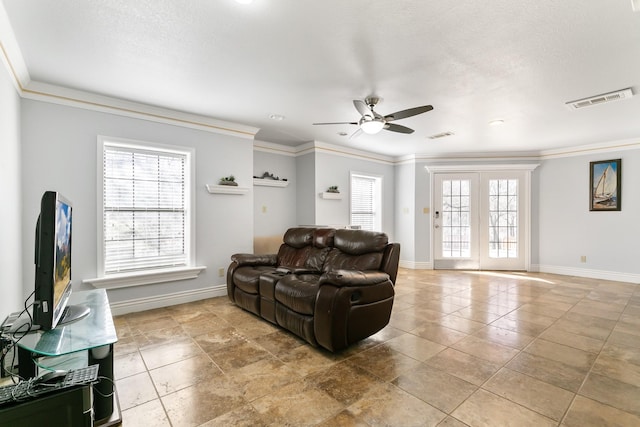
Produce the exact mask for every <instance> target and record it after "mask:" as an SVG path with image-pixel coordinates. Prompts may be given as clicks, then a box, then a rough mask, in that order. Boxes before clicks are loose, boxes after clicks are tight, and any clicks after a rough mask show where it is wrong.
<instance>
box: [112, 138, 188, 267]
mask: <svg viewBox="0 0 640 427" xmlns="http://www.w3.org/2000/svg"><path fill="white" fill-rule="evenodd" d="M187 160H188V159H187V155H186V154H185V153H176V152H171V151H161V150H158V151H155V150H146V149H141V148H139V147H128V146H121V145H109V144H107V143H105V145H104V150H103V236H104V242H103V244H104V247H103V256H104V273H105V274H109V273H123V272H131V271H139V270H147V269H155V268H165V267H178V266H186V265H187V263H188V249H187V248H188V245H187V242H186V241H185V236H186V235H188V233H187V227H188V222H187V212H186V207H187V201H186V198H187V189H186V188H185V187H186V178H185V177H186V176H187V175H186V171H185V169H186V167H187Z"/></svg>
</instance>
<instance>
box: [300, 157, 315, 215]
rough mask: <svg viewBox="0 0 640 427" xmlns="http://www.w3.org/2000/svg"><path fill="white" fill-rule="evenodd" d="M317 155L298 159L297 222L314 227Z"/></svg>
mask: <svg viewBox="0 0 640 427" xmlns="http://www.w3.org/2000/svg"><path fill="white" fill-rule="evenodd" d="M315 182H316V154H315V153H309V154H304V155H301V156H298V157H296V205H297V206H296V207H297V209H296V222H297V224H298V225H313V224H317V222H316V199H317V197H318V195H317V194H316V193H315Z"/></svg>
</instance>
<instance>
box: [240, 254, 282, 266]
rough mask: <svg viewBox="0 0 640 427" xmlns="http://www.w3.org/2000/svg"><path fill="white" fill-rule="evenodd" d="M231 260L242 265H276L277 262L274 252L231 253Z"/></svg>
mask: <svg viewBox="0 0 640 427" xmlns="http://www.w3.org/2000/svg"><path fill="white" fill-rule="evenodd" d="M231 261H233V262H235V263H236V264H238V266H243V265H274V266H275V265H276V263H277V262H278V256H277V255H276V254H265V255H256V254H233V255H231Z"/></svg>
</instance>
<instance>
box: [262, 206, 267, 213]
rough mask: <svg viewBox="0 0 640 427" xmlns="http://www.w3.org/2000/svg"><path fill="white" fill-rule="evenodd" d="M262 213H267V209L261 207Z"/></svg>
mask: <svg viewBox="0 0 640 427" xmlns="http://www.w3.org/2000/svg"><path fill="white" fill-rule="evenodd" d="M262 213H267V207H266V206H264V205H263V206H262Z"/></svg>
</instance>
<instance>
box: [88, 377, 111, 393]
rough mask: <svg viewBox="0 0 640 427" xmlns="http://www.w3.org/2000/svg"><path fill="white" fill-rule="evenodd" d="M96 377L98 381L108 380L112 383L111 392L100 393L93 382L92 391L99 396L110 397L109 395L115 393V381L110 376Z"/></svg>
mask: <svg viewBox="0 0 640 427" xmlns="http://www.w3.org/2000/svg"><path fill="white" fill-rule="evenodd" d="M98 379H99V380H100V381H102V380H107V381H109V382H110V383H111V385H112V388H111V393H109V394H102V393H101V392H100V391H99V390H98V389H97V388H96V387H95V384H94V387H93V391H94V392H96V393H98V394H99V395H100V396H102V397H111V396H113V395H114V394H115V393H116V383H115V382H114V381H113V380H112V379H111V378H108V377H103V376H100V377H98Z"/></svg>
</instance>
